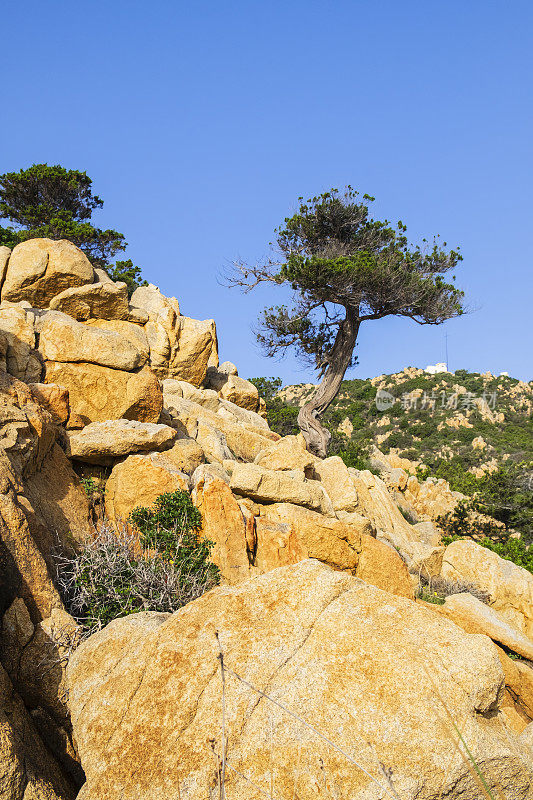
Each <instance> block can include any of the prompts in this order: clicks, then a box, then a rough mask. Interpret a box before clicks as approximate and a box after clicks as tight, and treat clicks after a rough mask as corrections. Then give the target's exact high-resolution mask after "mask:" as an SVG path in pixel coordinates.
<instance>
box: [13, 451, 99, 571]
mask: <svg viewBox="0 0 533 800" xmlns="http://www.w3.org/2000/svg"><path fill="white" fill-rule="evenodd" d="M24 490H25V496H26V498H27V500H28V502H29V505H28V504H26V505H25V506H24V511H25V514H26V518H27V520H28V523H29V525H30V529H31V531H32V536H33V538H34V540H36V541H38V542H41V546H40V549H41V552H43V553H45V554H46V557H47V559H48V563H49V566H50V571H51V573H52V574H53V572H54V563H53V560H52V558H51V556H50V553H51V552H52V551H53V550H54V549H55V548H57V547H58V546H61V547H62V548H63V549H64V550H69V549H70V548H71V547H72V544H84V543H85V542H87V540H88V539H89V538H90V537H91V534H92V530H91V525H90V517H91V513H90V508H89V501H88V498H87V495H86V494H85V491H84V489H83V487H82V486H81V484H80V481H79V479H78V477H77V475H76V473H75V472H74V470H73V469H72V465H71V463H70V461H69V459H68V458H67V457H66V455H65V453H64V452H63V450H62V449H61V447H60V446H59V445H58V444H55V445H54V446H53V447H52V448H51V450H50V451H49V452H48V453H47V455H46V457H45V458H44V460H43V463H42V464H41V467H40V468H39V469H38V470H36V471H35V472H34V473H33V474H32V475H30V476H29V477H27V478H26V480H25V481H24ZM19 502H21V501H20V500H19Z"/></svg>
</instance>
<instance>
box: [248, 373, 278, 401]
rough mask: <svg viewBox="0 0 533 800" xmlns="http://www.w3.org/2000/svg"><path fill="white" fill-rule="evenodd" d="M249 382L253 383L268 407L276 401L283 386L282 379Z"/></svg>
mask: <svg viewBox="0 0 533 800" xmlns="http://www.w3.org/2000/svg"><path fill="white" fill-rule="evenodd" d="M248 380H249V381H250V383H253V385H254V386H255V388H256V389H257V391H258V392H259V397H262V398H263V400H264V401H265V403H267V405H268V403H271V402H272V401H273V400H274V398H275V396H276V394H277V393H278V392H279V390H280V389H281V385H282V380H281V378H248Z"/></svg>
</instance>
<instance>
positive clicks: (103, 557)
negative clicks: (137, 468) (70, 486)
mask: <svg viewBox="0 0 533 800" xmlns="http://www.w3.org/2000/svg"><path fill="white" fill-rule="evenodd" d="M130 520H131V521H132V522H133V523H134V525H135V526H136V528H137V532H136V531H135V530H133V529H132V528H131V527H128V526H123V527H122V528H120V529H119V530H118V531H117V530H115V529H114V528H113V527H112V526H111V525H110V524H109V523H107V522H104V523H103V524H101V525H100V526H99V528H98V530H97V531H96V532H95V536H94V538H93V540H92V541H91V542H89V543H88V544H87V545H86V546H85V547H84V548H82V550H81V551H80V552H77V553H75V554H74V555H72V556H67V555H64V554H62V555H60V556H57V557H56V558H57V582H58V586H59V589H60V592H61V594H62V597H63V600H64V602H65V606H66V608H67V610H68V611H69V612H70V614H72V616H73V617H74V618H75V619H76V620H77V621H78V623H79V624H80V625H81V626H82V628H83V630H84V631H85V635H89V634H91V633H93V632H95V631H97V630H99V629H100V628H102V627H104V626H105V625H107V624H108V623H109V622H111V621H112V620H114V619H116V618H117V617H122V616H126V615H128V614H133V613H136V612H139V611H166V612H173V611H177V610H178V608H181V606H183V605H185V604H186V603H188V602H190V601H191V600H194V599H196V598H197V597H200V596H201V595H202V594H203V593H204V592H206V591H207V590H208V589H210V588H212V587H213V586H215V585H216V584H217V583H218V581H219V578H220V575H219V570H218V568H217V567H216V566H215V565H214V564H212V563H211V561H210V560H209V558H210V552H211V549H212V547H213V545H212V543H211V542H208V541H206V540H203V539H200V538H199V537H198V530H199V528H200V525H201V515H200V512H199V511H198V509H197V508H195V507H194V505H193V503H192V501H191V498H190V497H189V495H188V494H187V493H186V492H182V491H176V492H172V493H167V494H162V495H160V497H158V499H157V500H156V502H155V504H154V508H152V509H148V508H137V509H135V511H134V512H133V513H132V514H131V517H130ZM139 533H140V545H141V546H142V548H144V549H141V548H140V547H139Z"/></svg>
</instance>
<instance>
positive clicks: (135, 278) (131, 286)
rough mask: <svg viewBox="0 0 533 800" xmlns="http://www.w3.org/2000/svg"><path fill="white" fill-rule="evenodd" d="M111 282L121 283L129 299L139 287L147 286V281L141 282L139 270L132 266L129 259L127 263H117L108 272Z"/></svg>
mask: <svg viewBox="0 0 533 800" xmlns="http://www.w3.org/2000/svg"><path fill="white" fill-rule="evenodd" d="M109 277H110V278H111V280H113V281H117V282H118V281H123V282H124V283H125V284H126V285H127V287H128V297H131V296H132V294H133V292H134V291H135V289H137V288H138V287H139V286H148V281H145V280H143V277H142V274H141V268H140V267H136V266H134V265H133V261H132V260H131V258H128V260H127V261H117V262H116V263H115V265H114V266H113V269H112V270H110V271H109Z"/></svg>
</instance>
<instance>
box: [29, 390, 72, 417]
mask: <svg viewBox="0 0 533 800" xmlns="http://www.w3.org/2000/svg"><path fill="white" fill-rule="evenodd" d="M28 385H29V388H30V390H31V393H32V395H33V397H34V399H35V402H36V403H40V405H42V406H43V408H46V410H47V411H48V412H49V413H50V415H51V417H52V419H53V420H54V422H57V423H58V424H60V425H65V424H66V422H67V420H68V418H69V414H70V405H69V397H68V389H65V387H64V386H59V385H58V384H57V383H30V384H28Z"/></svg>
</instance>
